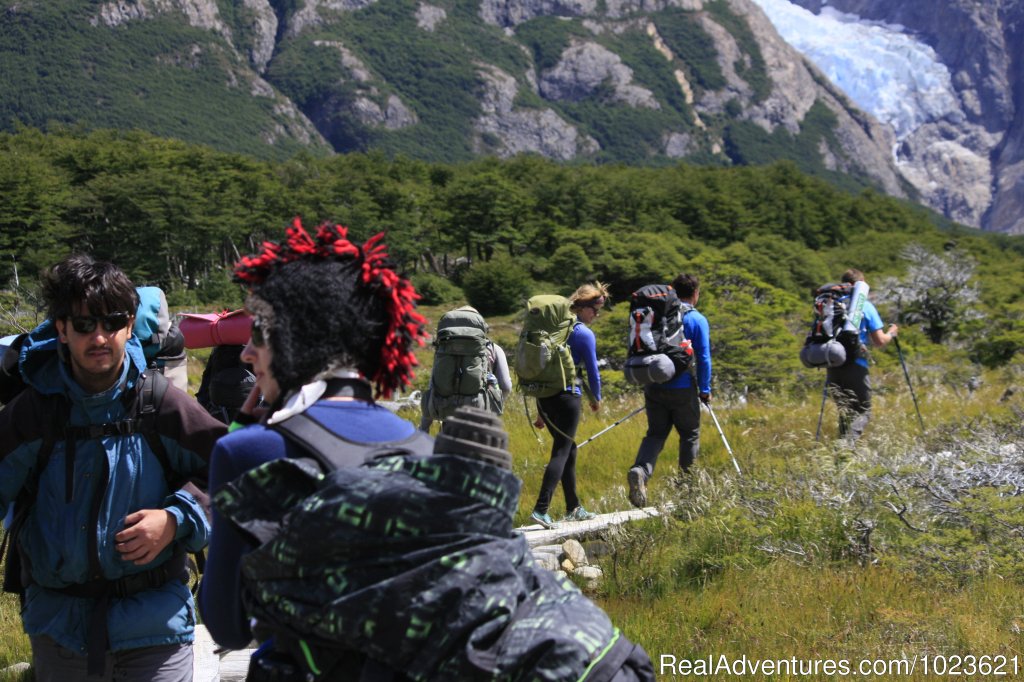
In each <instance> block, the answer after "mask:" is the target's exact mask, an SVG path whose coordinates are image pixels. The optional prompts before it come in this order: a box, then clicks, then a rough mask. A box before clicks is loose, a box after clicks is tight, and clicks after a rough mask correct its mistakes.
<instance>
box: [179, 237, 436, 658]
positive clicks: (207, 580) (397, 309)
mask: <svg viewBox="0 0 1024 682" xmlns="http://www.w3.org/2000/svg"><path fill="white" fill-rule="evenodd" d="M376 244H377V242H375V241H372V242H370V243H368V244H366V245H364V246H363V247H357V246H356V245H354V244H353V243H352V242H350V241H349V240H348V237H347V231H346V229H345V228H344V227H341V226H334V225H323V226H321V227H320V228H319V230H318V232H317V233H316V236H315V238H314V237H312V236H311V235H309V234H308V233H307V232H306V230H305V229H304V228H303V227H302V226H301V224H300V223H299V222H298V220H296V222H295V223H294V224H293V225H292V226H291V227H290V228H289V229H288V235H287V238H286V239H285V240H284V241H282V242H281V243H280V244H274V245H273V248H268V249H266V250H264V252H263V253H262V254H259V255H257V256H253V257H249V258H243V259H242V260H241V261H240V262H239V263H238V264H237V265H236V268H235V279H236V280H237V281H239V282H241V283H243V284H246V285H248V286H249V287H250V293H249V296H248V299H247V300H246V304H245V306H246V310H247V312H248V313H249V314H250V315H251V316H252V320H253V321H252V335H251V338H250V340H249V342H248V344H247V345H246V346H245V348H244V349H243V351H242V355H241V359H242V361H244V362H247V363H250V364H251V366H252V371H253V374H255V376H256V388H255V389H254V390H253V393H252V395H251V396H250V400H249V401H247V403H246V404H245V405H243V406H242V409H241V410H240V412H239V413H238V415H236V423H235V424H233V425H232V431H231V433H230V434H228V436H226V437H225V438H223V439H221V441H220V442H219V443H217V447H216V449H215V450H214V453H213V457H212V462H211V469H210V492H211V494H213V495H216V493H217V492H218V491H219V490H221V489H222V487H223V486H224V485H225V484H227V483H229V482H231V481H233V480H234V479H236V478H237V477H239V476H240V475H241V474H243V473H245V472H246V471H249V470H250V469H254V468H256V467H258V466H260V465H262V464H265V463H267V462H270V461H272V460H276V459H280V458H282V457H286V456H289V455H290V456H294V457H303V456H308V454H304V453H303V451H302V448H300V447H299V446H297V445H296V444H295V443H293V442H292V441H290V440H287V439H286V438H285V436H284V435H282V433H280V432H279V431H277V430H275V429H274V428H273V427H274V425H275V424H277V423H279V422H281V421H283V420H285V419H287V418H288V417H290V416H292V415H295V414H300V413H302V414H307V415H309V416H311V417H312V418H313V419H315V420H316V421H317V422H318V423H319V424H321V425H322V426H323V427H324V428H326V429H327V430H329V431H330V432H332V433H334V434H337V435H339V436H341V437H342V438H344V439H346V440H348V441H350V442H353V443H357V444H368V445H372V444H374V443H385V442H394V441H401V440H404V439H408V438H411V437H412V436H413V435H414V434H419V436H420V437H421V438H422V439H424V440H425V441H426V442H428V443H432V440H431V439H430V437H429V436H427V435H426V434H425V433H423V432H420V431H417V429H416V427H415V426H414V425H413V424H412V423H411V422H409V421H406V420H405V419H402V418H400V417H398V416H396V415H395V414H393V413H392V412H390V411H389V410H387V409H386V408H384V407H382V406H380V405H378V404H377V403H375V402H374V391H373V388H372V386H371V382H372V383H373V384H376V386H377V387H378V392H382V393H390V392H391V391H392V390H394V389H397V388H400V387H402V386H403V385H405V384H406V383H407V382H408V380H409V378H410V377H411V376H412V367H413V366H414V365H415V364H416V361H415V358H414V357H413V354H412V347H413V346H415V345H416V344H417V343H420V342H421V340H422V339H424V338H425V332H424V325H425V322H426V320H425V319H424V318H423V317H422V316H421V315H420V314H419V313H417V312H416V310H415V306H414V300H415V299H414V297H415V292H414V290H413V288H412V285H411V283H410V282H409V281H408V280H407V279H405V278H402V277H399V276H398V275H397V274H396V273H395V272H394V271H393V270H392V269H391V268H390V267H389V265H388V262H387V261H386V260H385V257H386V254H383V255H382V253H383V252H382V251H381V250H379V249H378V250H375V248H374V247H375V245H376ZM380 248H382V247H380ZM257 395H262V398H263V401H264V402H265V403H267V404H268V405H269V406H270V407H269V411H268V412H266V413H264V414H260V415H257V414H255V413H254V411H253V405H254V404H255V398H256V396H257ZM428 450H429V448H428ZM361 463H362V459H359V460H358V461H353V462H352V463H351V466H358V465H359V464H361ZM257 546H258V544H257V543H254V542H253V540H252V539H251V538H249V537H247V536H244V535H243V534H242V533H240V532H239V530H238V529H237V528H236V527H235V526H234V524H232V523H231V522H230V521H228V520H227V519H225V518H224V517H223V515H222V514H221V513H220V512H219V511H218V509H217V508H216V507H215V508H214V512H213V535H212V538H211V541H210V551H209V557H208V560H207V565H206V572H205V574H204V576H203V582H202V586H201V589H200V595H199V606H200V610H201V612H202V614H203V620H204V622H205V623H206V625H207V627H208V628H209V631H210V634H211V635H212V636H213V638H214V640H216V641H217V642H218V643H219V644H221V645H224V646H227V647H230V648H234V649H241V648H244V647H245V646H247V645H248V644H249V643H250V642H251V641H252V640H253V637H254V633H253V632H252V630H251V627H250V623H249V618H248V615H247V613H246V609H245V605H244V604H243V602H242V593H243V590H242V584H241V575H240V566H241V564H242V559H243V557H244V556H245V555H246V554H248V553H249V552H250V551H252V550H253V549H255V548H256V547H257ZM257 636H258V633H257ZM257 660H259V659H257Z"/></svg>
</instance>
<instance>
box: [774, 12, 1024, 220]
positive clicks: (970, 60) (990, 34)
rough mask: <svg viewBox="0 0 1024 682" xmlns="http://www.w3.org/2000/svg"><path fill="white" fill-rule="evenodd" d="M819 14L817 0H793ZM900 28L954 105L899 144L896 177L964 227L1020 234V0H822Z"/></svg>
mask: <svg viewBox="0 0 1024 682" xmlns="http://www.w3.org/2000/svg"><path fill="white" fill-rule="evenodd" d="M794 2H795V3H796V4H799V5H801V6H803V7H805V8H806V9H809V10H811V11H812V12H815V13H818V12H820V11H821V9H822V6H823V5H824V4H826V3H825V2H823V0H794ZM827 4H828V6H830V7H832V8H835V9H837V10H839V11H842V12H847V13H850V14H856V15H857V16H859V17H861V18H863V19H868V20H872V21H883V22H886V23H890V24H898V25H901V26H903V27H904V28H905V29H906V30H907V31H909V32H911V33H913V34H914V35H916V36H917V37H918V38H919V39H920V40H921V41H923V42H925V43H926V44H928V45H930V46H931V47H932V48H933V49H934V50H935V52H936V53H937V55H938V56H939V58H940V59H941V60H942V62H943V63H944V64H945V65H946V66H947V67H948V68H949V71H950V74H951V75H952V84H953V88H954V89H955V91H956V97H957V98H958V99H959V104H960V107H959V109H960V111H959V112H956V113H954V114H952V115H948V116H946V117H945V118H944V119H943V120H939V121H934V122H930V123H927V124H925V125H922V126H921V127H919V128H918V129H917V130H915V131H914V132H913V133H912V134H911V135H910V136H909V137H908V138H907V139H905V140H904V141H903V142H902V144H901V145H900V147H899V148H898V149H897V155H898V161H897V163H898V166H899V168H900V171H901V172H902V174H903V176H904V177H906V178H907V179H908V180H909V181H910V183H911V184H912V185H913V186H914V187H915V188H916V189H917V190H918V191H919V192H920V193H921V196H922V197H923V199H924V201H925V202H926V203H927V204H928V205H929V206H931V207H932V208H934V209H936V210H937V211H940V212H942V213H945V214H946V215H947V216H950V217H951V218H953V219H955V220H958V221H960V222H963V223H965V224H968V225H974V226H979V227H982V228H983V229H986V230H994V231H999V232H1007V233H1014V234H1024V112H1022V108H1021V102H1024V2H1020V1H1019V0H985V1H983V2H978V1H977V0H900V2H892V1H891V0H828V1H827Z"/></svg>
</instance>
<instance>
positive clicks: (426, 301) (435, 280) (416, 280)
mask: <svg viewBox="0 0 1024 682" xmlns="http://www.w3.org/2000/svg"><path fill="white" fill-rule="evenodd" d="M412 283H413V286H415V287H416V292H417V293H418V294H419V295H420V304H422V305H444V304H446V303H452V302H453V301H456V300H458V299H459V298H460V297H461V296H462V292H461V291H460V290H459V288H458V287H457V286H455V285H454V284H452V283H451V282H450V281H448V280H447V279H445V278H444V277H441V276H440V275H435V274H433V273H430V272H418V273H416V274H415V275H413V276H412Z"/></svg>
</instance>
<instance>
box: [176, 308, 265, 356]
mask: <svg viewBox="0 0 1024 682" xmlns="http://www.w3.org/2000/svg"><path fill="white" fill-rule="evenodd" d="M178 328H179V329H180V330H181V333H182V334H184V335H185V348H210V347H211V346H244V345H245V344H247V343H249V335H250V333H251V331H252V318H251V317H249V315H248V313H246V312H245V311H244V310H232V311H231V312H223V313H181V317H180V319H179V322H178Z"/></svg>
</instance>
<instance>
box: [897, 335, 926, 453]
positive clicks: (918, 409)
mask: <svg viewBox="0 0 1024 682" xmlns="http://www.w3.org/2000/svg"><path fill="white" fill-rule="evenodd" d="M892 340H893V342H894V343H895V344H896V354H897V355H899V356H900V364H901V365H902V366H903V376H905V377H906V378H907V388H909V389H910V397H911V398H913V399H914V411H915V412H917V423H918V424H920V425H921V433H924V420H923V419H921V408H919V407H918V406H917V396H916V395H914V385H913V384H912V383H910V372H908V371H907V363H906V362H905V361H904V360H903V350H902V349H901V348H900V340H899V338H898V337H895V336H894V337H892Z"/></svg>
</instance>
